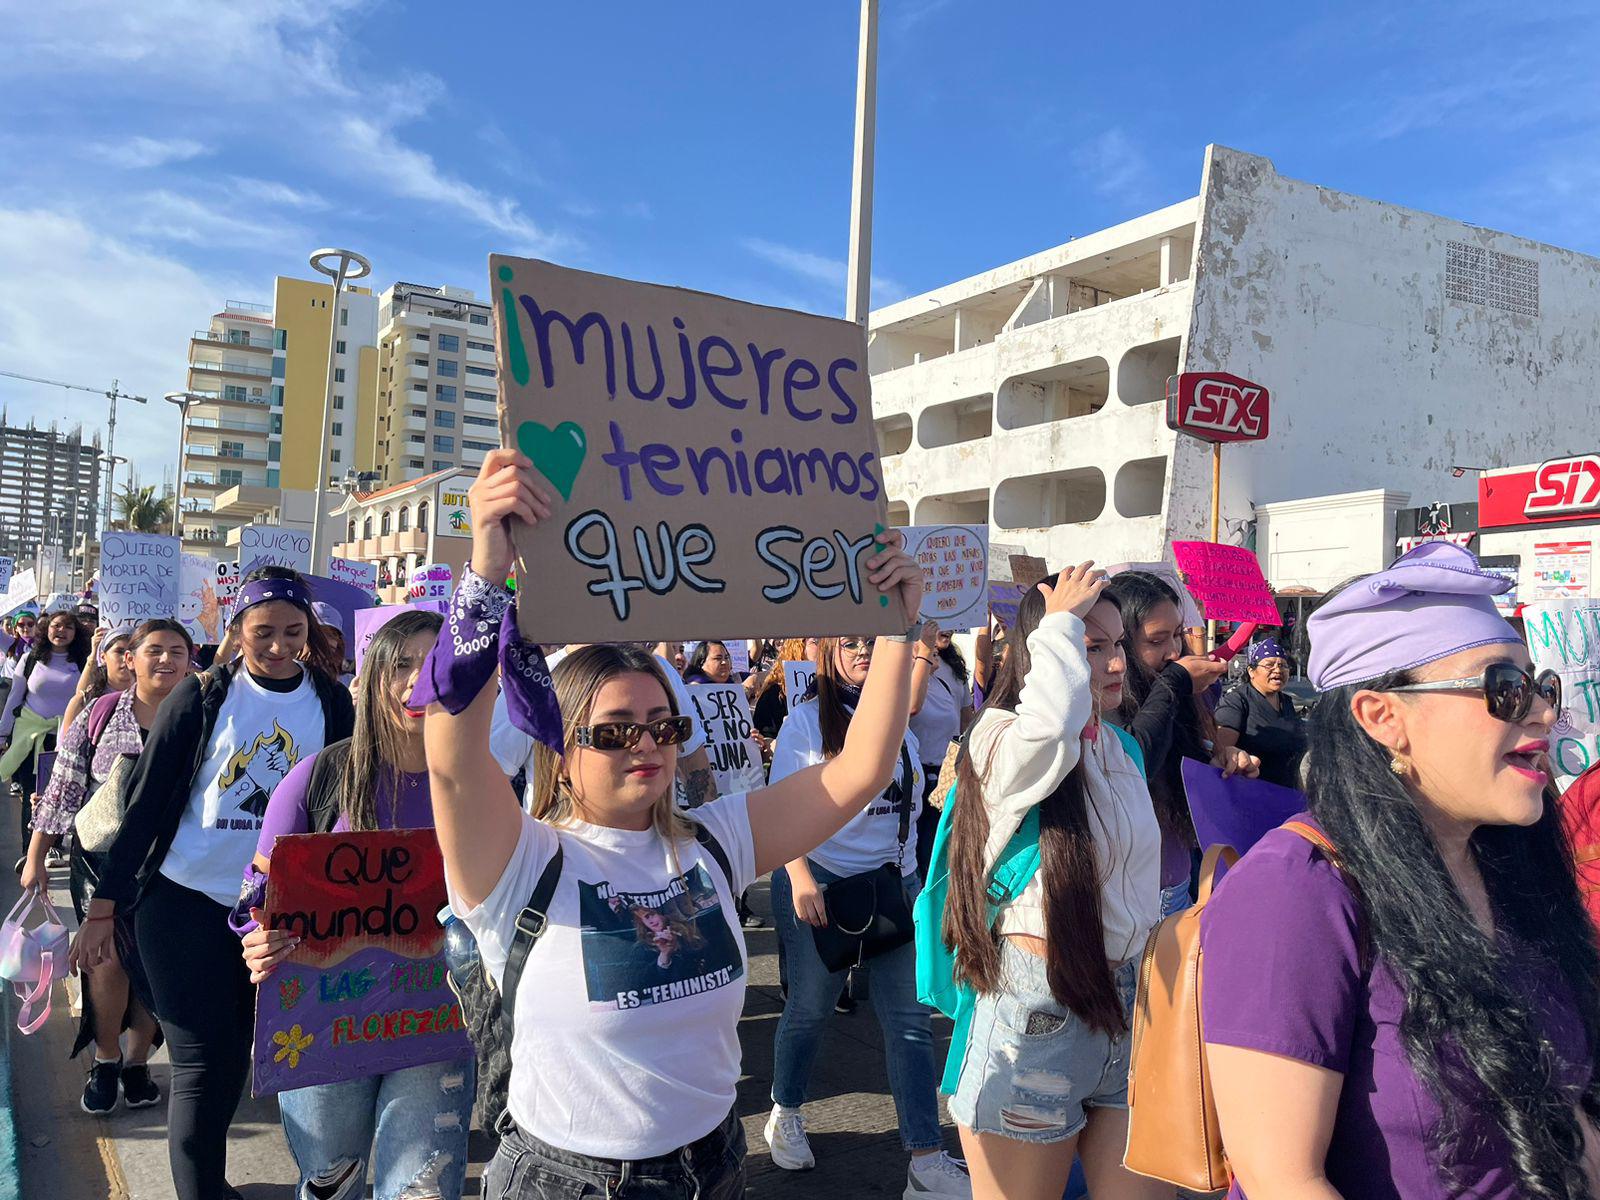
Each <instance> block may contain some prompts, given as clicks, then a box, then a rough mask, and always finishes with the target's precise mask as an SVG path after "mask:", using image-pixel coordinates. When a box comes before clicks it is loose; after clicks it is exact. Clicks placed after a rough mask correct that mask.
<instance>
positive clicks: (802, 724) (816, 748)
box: [767, 699, 923, 875]
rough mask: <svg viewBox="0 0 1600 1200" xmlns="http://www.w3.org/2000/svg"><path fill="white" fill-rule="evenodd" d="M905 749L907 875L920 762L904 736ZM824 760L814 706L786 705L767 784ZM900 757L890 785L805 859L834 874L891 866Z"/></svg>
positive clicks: (913, 863) (913, 860)
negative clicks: (786, 713) (908, 775)
mask: <svg viewBox="0 0 1600 1200" xmlns="http://www.w3.org/2000/svg"><path fill="white" fill-rule="evenodd" d="M905 745H906V750H907V751H908V752H909V753H910V758H911V817H910V822H911V823H910V827H909V828H908V829H907V830H906V849H905V856H904V858H903V859H902V860H901V873H902V874H904V875H910V874H912V873H913V872H914V871H915V870H916V869H917V813H919V812H920V811H922V779H923V775H922V762H921V759H920V758H919V757H918V748H917V735H916V734H914V733H912V732H911V731H910V730H907V731H906V741H905ZM825 761H827V760H826V758H825V756H824V755H823V753H822V727H821V726H820V725H819V724H818V723H817V702H816V700H814V699H813V700H806V701H803V702H802V703H800V704H791V705H790V706H789V716H788V717H787V718H786V719H785V720H784V722H783V728H782V729H780V730H778V740H777V741H776V742H774V743H773V746H772V770H771V771H770V772H769V773H768V775H767V782H768V783H769V784H771V783H777V782H778V780H780V779H785V778H787V777H788V776H790V775H793V774H794V773H795V772H796V771H803V770H805V769H806V768H807V767H814V766H816V765H817V764H818V763H821V762H825ZM905 773H906V766H905V757H904V756H902V757H901V758H900V760H899V761H898V762H896V763H895V768H894V778H895V783H893V784H890V785H889V787H888V788H886V789H885V790H884V792H883V794H882V795H880V796H878V797H877V798H876V799H875V800H873V801H872V803H871V804H869V805H867V806H866V808H864V809H862V810H861V811H860V812H858V813H857V814H856V815H855V816H853V817H851V818H850V820H848V821H847V822H845V826H844V828H843V829H841V830H839V832H838V833H836V834H834V835H833V836H832V837H831V838H829V839H828V840H827V841H825V842H823V843H822V845H820V846H818V847H817V848H816V849H815V850H813V851H812V852H811V853H810V854H808V855H806V857H807V858H808V859H810V860H811V861H812V862H814V863H816V864H817V865H818V866H820V867H822V868H823V869H825V870H828V871H832V872H833V873H834V874H835V875H860V874H861V873H862V872H864V871H875V870H877V869H878V868H879V867H881V866H883V864H884V863H892V862H894V861H895V855H896V854H897V853H898V852H899V851H898V847H899V834H900V815H899V807H898V801H897V800H896V799H895V787H896V785H900V786H904V780H905Z"/></svg>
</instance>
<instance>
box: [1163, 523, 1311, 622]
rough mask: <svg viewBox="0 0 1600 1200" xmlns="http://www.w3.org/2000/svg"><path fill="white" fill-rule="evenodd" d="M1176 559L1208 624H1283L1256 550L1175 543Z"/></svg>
mask: <svg viewBox="0 0 1600 1200" xmlns="http://www.w3.org/2000/svg"><path fill="white" fill-rule="evenodd" d="M1172 556H1173V557H1174V558H1175V559H1177V560H1178V571H1179V575H1180V577H1181V578H1182V580H1183V582H1184V583H1185V584H1186V585H1187V586H1188V589H1189V591H1190V592H1191V593H1192V594H1193V595H1194V598H1195V600H1197V601H1198V602H1199V604H1200V611H1201V612H1203V613H1204V614H1205V617H1206V620H1208V621H1254V622H1256V623H1257V624H1258V625H1277V624H1279V623H1280V622H1281V621H1282V619H1283V618H1282V617H1281V616H1279V615H1278V605H1277V602H1276V601H1275V600H1273V598H1272V591H1271V589H1270V588H1268V587H1267V579H1266V576H1264V575H1263V574H1262V573H1261V564H1260V562H1258V561H1257V559H1256V553H1255V551H1254V550H1247V549H1245V548H1244V547H1243V546H1223V545H1221V544H1219V543H1217V542H1173V543H1172Z"/></svg>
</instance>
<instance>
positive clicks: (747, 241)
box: [742, 237, 906, 304]
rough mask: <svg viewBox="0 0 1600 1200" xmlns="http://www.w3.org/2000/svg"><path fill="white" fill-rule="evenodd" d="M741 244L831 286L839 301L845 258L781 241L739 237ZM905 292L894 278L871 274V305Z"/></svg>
mask: <svg viewBox="0 0 1600 1200" xmlns="http://www.w3.org/2000/svg"><path fill="white" fill-rule="evenodd" d="M742 244H743V246H744V248H745V249H746V250H748V251H749V252H750V253H751V254H754V255H755V256H756V257H757V258H760V259H764V260H766V261H767V262H769V263H771V264H772V265H773V266H775V267H779V268H781V269H783V270H785V271H787V272H789V274H791V275H795V276H798V277H799V278H801V279H804V280H806V281H808V282H810V283H813V284H815V285H817V287H819V288H827V289H831V290H832V291H833V292H834V294H835V295H836V296H838V297H840V298H841V301H842V298H843V296H844V287H845V281H846V279H847V278H848V275H849V272H848V270H847V268H846V265H845V261H844V260H843V259H842V258H828V257H826V256H825V255H821V254H816V253H814V252H812V251H810V250H801V249H798V248H796V247H794V246H786V245H784V244H783V243H782V242H774V241H769V240H768V239H766V238H756V237H747V238H744V239H743V240H742ZM905 294H906V288H905V286H904V285H903V284H901V283H899V282H898V281H896V280H894V279H890V278H888V277H886V276H883V275H874V276H873V277H872V302H873V303H874V304H887V303H889V302H891V301H894V300H898V299H900V298H901V297H903V296H905Z"/></svg>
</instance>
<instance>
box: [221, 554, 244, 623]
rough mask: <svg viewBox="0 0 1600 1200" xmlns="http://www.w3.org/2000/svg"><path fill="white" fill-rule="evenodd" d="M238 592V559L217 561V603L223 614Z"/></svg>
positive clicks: (229, 607) (230, 606)
mask: <svg viewBox="0 0 1600 1200" xmlns="http://www.w3.org/2000/svg"><path fill="white" fill-rule="evenodd" d="M238 594H239V560H238V559H234V560H233V561H232V562H219V563H217V603H218V604H219V605H221V606H222V611H223V613H224V614H226V613H227V612H228V610H229V609H231V608H232V607H233V598H234V597H235V596H236V595H238Z"/></svg>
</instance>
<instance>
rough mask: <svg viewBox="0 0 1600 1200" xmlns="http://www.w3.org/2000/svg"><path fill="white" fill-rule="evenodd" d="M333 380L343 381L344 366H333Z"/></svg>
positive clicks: (336, 381)
mask: <svg viewBox="0 0 1600 1200" xmlns="http://www.w3.org/2000/svg"><path fill="white" fill-rule="evenodd" d="M333 381H334V382H335V383H343V382H344V368H343V367H335V368H334V369H333Z"/></svg>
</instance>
